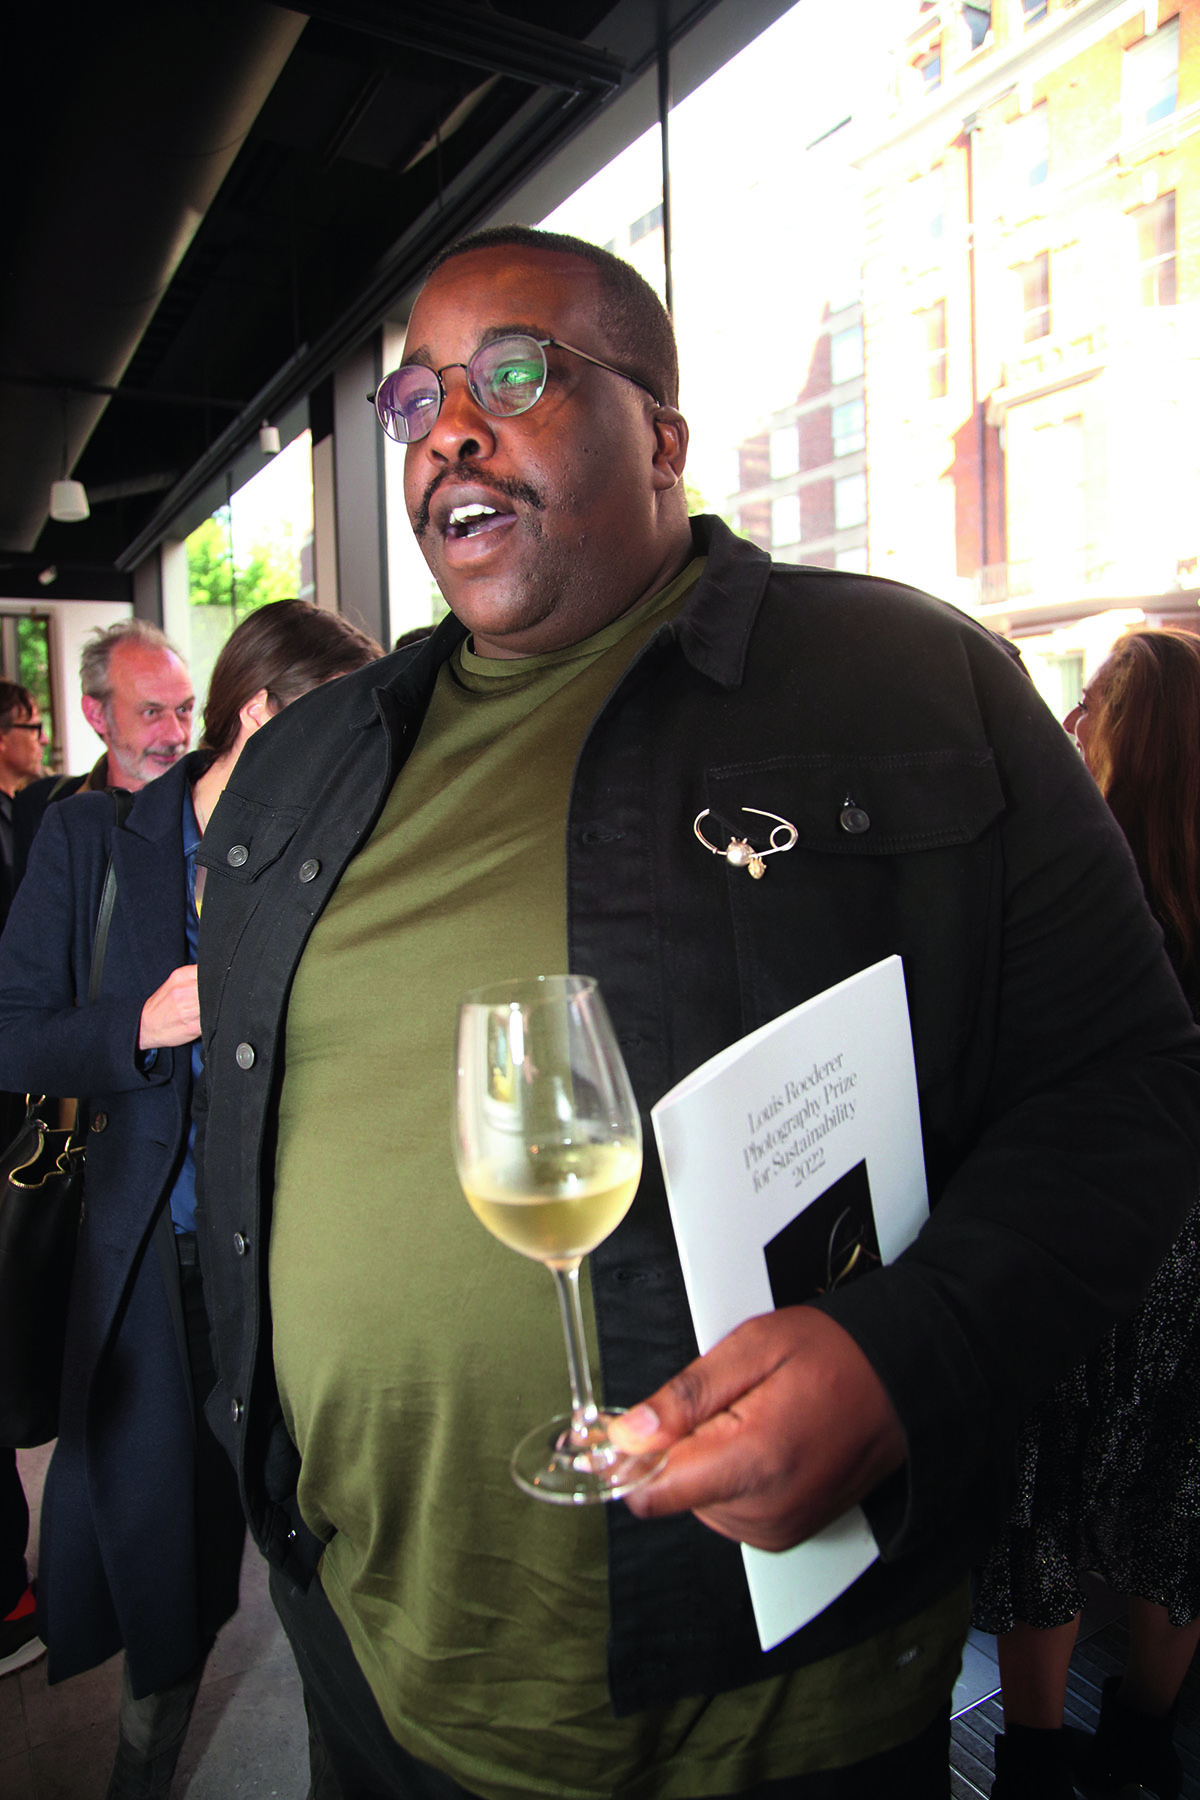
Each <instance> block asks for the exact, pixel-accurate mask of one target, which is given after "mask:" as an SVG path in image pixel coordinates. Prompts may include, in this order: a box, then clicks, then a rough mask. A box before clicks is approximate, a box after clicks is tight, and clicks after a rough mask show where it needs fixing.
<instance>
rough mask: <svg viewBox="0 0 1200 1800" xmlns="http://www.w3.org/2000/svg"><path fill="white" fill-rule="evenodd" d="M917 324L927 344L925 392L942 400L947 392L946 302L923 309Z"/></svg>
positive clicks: (932, 397) (940, 301)
mask: <svg viewBox="0 0 1200 1800" xmlns="http://www.w3.org/2000/svg"><path fill="white" fill-rule="evenodd" d="M917 323H918V325H919V326H920V329H921V331H922V333H923V336H924V343H925V370H926V387H925V391H926V393H927V394H928V396H929V398H930V399H931V400H940V399H941V398H942V397H943V395H944V394H945V392H946V302H945V301H944V300H939V301H938V302H937V303H936V305H934V306H926V307H923V308H922V310H921V311H920V312H919V313H918V314H917Z"/></svg>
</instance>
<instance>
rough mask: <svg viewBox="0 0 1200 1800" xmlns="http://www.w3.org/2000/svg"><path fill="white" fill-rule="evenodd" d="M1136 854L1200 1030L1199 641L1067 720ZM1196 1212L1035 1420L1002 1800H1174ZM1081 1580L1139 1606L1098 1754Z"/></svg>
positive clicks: (1187, 1627) (981, 1610) (1139, 661)
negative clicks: (1094, 1578) (1088, 1798)
mask: <svg viewBox="0 0 1200 1800" xmlns="http://www.w3.org/2000/svg"><path fill="white" fill-rule="evenodd" d="M1064 724H1065V726H1066V728H1067V730H1068V731H1071V732H1073V734H1074V736H1075V739H1076V742H1077V743H1078V745H1079V748H1080V751H1081V753H1082V755H1083V758H1084V761H1085V762H1086V764H1087V766H1088V769H1089V770H1090V771H1091V773H1092V775H1093V776H1094V777H1095V779H1096V782H1097V784H1098V786H1099V788H1100V791H1101V793H1102V794H1103V795H1104V797H1105V799H1106V800H1107V802H1108V804H1109V807H1110V808H1111V810H1112V812H1113V814H1114V816H1115V818H1116V819H1117V822H1118V824H1119V825H1120V826H1121V829H1122V831H1123V832H1124V833H1125V836H1126V838H1127V839H1128V841H1129V846H1130V849H1131V850H1132V852H1133V856H1134V860H1135V861H1136V863H1137V866H1138V872H1139V874H1140V875H1141V878H1142V884H1143V886H1144V888H1145V890H1146V898H1147V900H1148V901H1149V903H1150V907H1151V910H1152V911H1153V912H1154V914H1155V916H1156V918H1157V919H1158V921H1159V924H1160V925H1161V926H1162V929H1163V934H1164V937H1165V940H1166V946H1167V950H1168V952H1169V954H1170V956H1171V959H1172V962H1173V963H1174V966H1175V971H1176V974H1177V975H1178V977H1179V980H1180V984H1181V986H1182V987H1183V990H1184V993H1185V994H1186V995H1187V997H1188V1000H1189V1002H1190V1004H1191V1007H1192V1011H1193V1013H1195V1014H1196V1015H1197V1016H1198V1017H1200V640H1198V639H1197V638H1195V637H1193V636H1191V635H1190V634H1189V633H1186V632H1182V631H1169V630H1142V631H1135V632H1131V633H1129V634H1128V635H1127V636H1126V637H1124V638H1122V639H1121V640H1120V642H1119V643H1118V644H1117V645H1116V647H1115V649H1114V650H1113V652H1112V654H1111V655H1110V656H1109V657H1108V659H1107V660H1106V661H1105V662H1104V664H1103V665H1102V666H1101V668H1100V669H1099V670H1098V671H1097V673H1096V674H1095V676H1094V677H1093V678H1092V680H1091V682H1090V683H1089V684H1088V687H1087V690H1086V692H1085V694H1084V697H1083V699H1082V701H1081V702H1080V703H1079V705H1078V706H1076V707H1074V708H1073V709H1072V711H1071V712H1070V713H1069V714H1068V715H1067V717H1066V719H1065V720H1064ZM1198 1446H1200V1208H1196V1209H1193V1212H1192V1213H1191V1215H1190V1216H1189V1218H1188V1220H1187V1223H1186V1224H1185V1226H1184V1229H1183V1231H1182V1232H1181V1234H1180V1236H1179V1238H1178V1239H1177V1241H1176V1243H1175V1244H1174V1246H1173V1248H1172V1250H1171V1252H1170V1254H1169V1256H1168V1257H1167V1259H1166V1261H1165V1263H1164V1264H1163V1266H1162V1268H1161V1269H1160V1270H1159V1272H1158V1274H1157V1275H1156V1276H1155V1278H1154V1281H1153V1283H1152V1285H1151V1287H1150V1290H1149V1292H1148V1294H1147V1296H1146V1298H1145V1300H1144V1301H1143V1302H1142V1304H1141V1306H1140V1307H1139V1309H1138V1311H1137V1312H1136V1313H1135V1314H1134V1315H1133V1316H1132V1318H1130V1319H1128V1320H1127V1321H1125V1322H1124V1323H1123V1324H1122V1325H1120V1326H1118V1327H1117V1328H1116V1329H1115V1330H1114V1331H1112V1332H1110V1333H1109V1335H1108V1337H1107V1338H1106V1339H1105V1340H1104V1341H1103V1342H1102V1344H1101V1345H1100V1346H1099V1348H1098V1349H1097V1350H1096V1351H1094V1352H1093V1354H1092V1356H1090V1357H1089V1358H1088V1360H1087V1362H1086V1363H1085V1364H1083V1365H1081V1367H1080V1368H1078V1369H1077V1370H1075V1371H1074V1372H1073V1374H1072V1375H1070V1376H1069V1377H1068V1378H1067V1380H1066V1381H1064V1382H1062V1383H1061V1384H1060V1385H1059V1386H1058V1387H1057V1388H1056V1389H1055V1390H1054V1392H1053V1393H1052V1394H1051V1395H1050V1396H1049V1397H1048V1398H1047V1399H1046V1400H1045V1401H1043V1403H1042V1404H1041V1406H1040V1407H1038V1408H1037V1410H1036V1411H1035V1412H1034V1414H1033V1415H1032V1417H1031V1418H1030V1419H1029V1420H1027V1421H1026V1424H1025V1427H1024V1430H1023V1434H1022V1439H1021V1445H1020V1467H1019V1477H1018V1493H1017V1500H1016V1504H1015V1505H1014V1507H1013V1510H1012V1512H1011V1513H1010V1515H1009V1519H1008V1522H1007V1526H1006V1528H1005V1532H1004V1535H1003V1536H1002V1538H1001V1539H1000V1541H999V1542H998V1543H997V1544H996V1546H995V1547H994V1548H993V1550H992V1553H991V1555H990V1557H989V1559H988V1562H987V1564H986V1566H985V1568H984V1571H983V1577H982V1582H981V1587H980V1593H979V1598H978V1602H977V1605H976V1610H975V1623H976V1625H977V1626H978V1627H979V1628H980V1629H981V1630H984V1631H994V1632H996V1633H997V1647H998V1652H999V1660H1000V1680H1001V1687H1002V1698H1003V1703H1004V1735H1003V1737H1001V1738H998V1739H997V1740H996V1771H997V1779H996V1782H995V1785H994V1787H993V1788H992V1794H993V1796H994V1800H1008V1797H1009V1796H1012V1797H1015V1800H1060V1797H1061V1800H1071V1796H1072V1795H1073V1794H1074V1792H1075V1789H1074V1784H1073V1780H1072V1773H1071V1769H1072V1765H1074V1770H1075V1773H1076V1775H1077V1776H1078V1778H1079V1780H1080V1781H1081V1782H1083V1783H1084V1784H1085V1785H1086V1787H1087V1791H1088V1792H1089V1793H1121V1792H1137V1793H1141V1794H1145V1795H1147V1796H1150V1795H1154V1796H1157V1800H1176V1797H1177V1796H1178V1794H1179V1793H1180V1789H1181V1782H1182V1772H1181V1767H1180V1763H1179V1758H1178V1756H1177V1755H1176V1753H1175V1750H1174V1747H1173V1744H1172V1734H1173V1731H1174V1725H1175V1718H1176V1713H1177V1705H1176V1700H1177V1696H1178V1693H1179V1689H1180V1686H1181V1684H1182V1682H1183V1678H1184V1676H1185V1675H1186V1674H1187V1671H1188V1667H1189V1665H1190V1663H1191V1660H1192V1656H1193V1653H1194V1651H1195V1649H1196V1645H1197V1642H1200V1447H1198ZM1083 1570H1094V1571H1096V1572H1098V1573H1099V1574H1101V1575H1102V1576H1103V1577H1104V1579H1105V1581H1106V1582H1107V1583H1108V1585H1109V1586H1110V1587H1111V1588H1113V1589H1115V1590H1116V1591H1117V1592H1120V1593H1125V1594H1127V1595H1128V1596H1129V1657H1128V1661H1127V1664H1126V1667H1125V1670H1124V1673H1123V1674H1122V1675H1120V1676H1113V1677H1111V1678H1110V1679H1109V1680H1107V1681H1106V1682H1105V1684H1104V1692H1103V1699H1102V1704H1101V1712H1100V1726H1099V1730H1098V1732H1097V1735H1096V1736H1095V1738H1094V1739H1093V1738H1087V1737H1085V1736H1083V1735H1082V1734H1078V1733H1070V1732H1065V1731H1064V1730H1063V1723H1062V1721H1063V1708H1064V1704H1065V1701H1066V1690H1067V1674H1068V1670H1069V1666H1070V1661H1071V1654H1072V1651H1073V1649H1074V1646H1075V1639H1076V1634H1077V1632H1078V1628H1079V1616H1080V1610H1081V1608H1082V1605H1083V1594H1082V1591H1081V1589H1080V1585H1079V1575H1080V1572H1081V1571H1083Z"/></svg>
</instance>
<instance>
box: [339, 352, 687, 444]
mask: <svg viewBox="0 0 1200 1800" xmlns="http://www.w3.org/2000/svg"><path fill="white" fill-rule="evenodd" d="M547 347H552V348H554V349H555V350H569V351H570V352H571V355H572V356H581V357H582V358H583V360H584V362H590V363H594V364H595V365H596V367H597V368H598V369H607V370H608V372H609V374H610V375H619V376H620V377H621V379H622V381H632V383H633V385H634V387H639V388H641V390H642V392H643V393H646V394H649V396H650V398H651V399H652V400H653V401H654V404H655V405H656V406H659V405H661V402H660V400H659V398H658V396H657V394H655V392H654V390H653V389H652V388H648V387H647V386H646V383H645V382H644V381H639V380H638V378H637V376H636V375H628V374H626V372H625V370H624V369H618V368H616V367H614V365H613V364H612V363H606V362H601V360H600V358H599V357H598V356H591V355H589V353H588V352H587V351H586V350H577V349H576V348H575V345H574V344H564V343H562V342H561V341H560V340H559V339H558V338H552V337H547V338H535V337H525V336H524V335H523V334H521V335H519V336H513V337H502V338H495V339H493V340H492V342H491V343H489V344H481V345H480V346H479V349H478V350H477V351H476V352H475V354H474V356H473V357H472V358H471V360H470V362H465V363H446V364H445V365H444V366H443V367H442V368H440V369H427V368H426V367H425V365H424V363H405V364H404V365H403V367H402V368H399V369H394V370H393V371H392V373H391V374H390V375H385V376H384V378H383V380H382V381H381V382H380V384H379V386H378V388H377V389H376V390H375V393H374V395H373V396H371V395H368V398H369V399H373V400H374V405H375V411H376V412H377V413H378V414H379V423H380V424H381V425H382V426H383V429H384V430H385V431H386V432H387V434H388V436H389V437H390V438H395V440H396V442H397V443H398V444H416V443H419V442H420V440H421V439H422V438H423V437H428V435H429V433H430V432H431V431H432V430H433V424H434V420H435V419H436V418H437V416H438V414H439V412H441V410H442V402H443V401H444V400H445V398H446V390H445V387H444V386H443V385H442V376H443V375H444V374H445V373H446V370H447V369H462V370H463V372H464V373H465V375H466V377H467V387H468V388H469V389H470V391H471V394H472V397H473V398H474V399H475V401H476V402H477V403H478V404H479V405H480V406H481V407H482V408H483V410H484V412H486V413H491V415H492V417H493V418H496V419H511V418H513V417H514V416H515V415H516V414H517V413H523V412H528V411H529V409H530V407H531V406H536V405H537V403H538V401H539V400H540V399H541V397H542V394H543V392H544V391H545V387H546V376H547V373H548V369H547V365H546V350H547Z"/></svg>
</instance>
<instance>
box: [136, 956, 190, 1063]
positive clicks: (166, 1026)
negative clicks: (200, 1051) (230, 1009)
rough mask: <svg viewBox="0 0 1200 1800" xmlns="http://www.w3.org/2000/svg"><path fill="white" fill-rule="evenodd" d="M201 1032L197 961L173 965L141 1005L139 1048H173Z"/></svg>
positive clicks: (187, 1041)
mask: <svg viewBox="0 0 1200 1800" xmlns="http://www.w3.org/2000/svg"><path fill="white" fill-rule="evenodd" d="M199 1036H200V996H199V994H198V993H197V991H196V965H195V963H184V965H183V967H182V968H180V969H172V970H171V973H170V974H169V975H168V976H167V979H166V980H165V981H164V982H163V984H162V986H161V987H160V988H156V989H155V991H154V992H153V993H152V994H151V996H150V998H149V999H148V1000H147V1002H146V1004H145V1006H143V1008H142V1022H141V1026H140V1028H139V1030H138V1049H139V1050H170V1049H174V1048H175V1047H176V1046H177V1045H179V1044H190V1043H191V1042H192V1040H193V1038H198V1037H199Z"/></svg>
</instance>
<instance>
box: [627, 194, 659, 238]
mask: <svg viewBox="0 0 1200 1800" xmlns="http://www.w3.org/2000/svg"><path fill="white" fill-rule="evenodd" d="M662 222H663V209H662V201H661V200H660V201H659V203H658V205H657V206H652V207H651V208H650V211H649V212H646V213H643V214H642V216H641V218H640V219H635V220H634V221H633V224H632V225H631V226H630V227H629V242H630V243H631V244H640V243H641V241H642V239H643V238H644V237H649V236H650V233H651V232H652V231H659V230H661V229H662Z"/></svg>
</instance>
